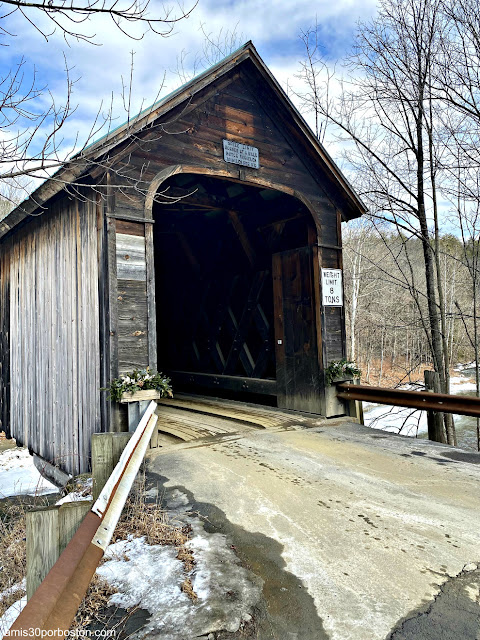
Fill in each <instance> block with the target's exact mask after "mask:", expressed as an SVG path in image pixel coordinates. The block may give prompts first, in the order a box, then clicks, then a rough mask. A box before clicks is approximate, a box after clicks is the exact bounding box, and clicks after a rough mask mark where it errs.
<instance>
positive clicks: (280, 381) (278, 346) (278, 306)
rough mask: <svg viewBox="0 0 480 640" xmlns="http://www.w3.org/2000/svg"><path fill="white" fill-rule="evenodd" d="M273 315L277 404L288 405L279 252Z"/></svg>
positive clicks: (274, 262) (274, 266) (275, 256)
mask: <svg viewBox="0 0 480 640" xmlns="http://www.w3.org/2000/svg"><path fill="white" fill-rule="evenodd" d="M272 274H273V315H274V330H275V365H276V370H277V404H278V406H279V407H284V408H286V407H287V387H286V371H285V333H284V325H283V273H282V260H281V257H280V254H279V253H275V254H273V259H272Z"/></svg>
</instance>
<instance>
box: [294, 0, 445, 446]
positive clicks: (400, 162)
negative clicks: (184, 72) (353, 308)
mask: <svg viewBox="0 0 480 640" xmlns="http://www.w3.org/2000/svg"><path fill="white" fill-rule="evenodd" d="M447 23H448V18H447V17H446V16H445V13H444V12H442V11H441V2H440V0H402V1H401V2H393V1H391V0H381V2H380V5H379V10H378V15H377V17H376V18H375V19H374V20H373V21H372V22H370V23H369V24H362V25H360V27H359V30H358V35H357V39H356V44H355V49H354V52H353V54H352V55H351V56H350V58H349V59H348V61H347V68H348V70H349V72H350V77H349V78H344V79H343V81H342V93H341V98H340V100H339V101H337V102H336V103H334V102H333V101H332V100H327V99H326V98H325V96H323V97H322V95H321V94H320V97H319V99H318V100H315V108H316V110H317V112H318V114H319V115H320V116H321V117H322V118H325V119H326V120H327V121H329V122H330V123H331V124H332V125H334V126H335V127H337V130H338V131H339V132H340V134H339V138H340V139H341V140H343V141H348V143H349V148H348V149H347V153H346V159H347V162H348V163H349V167H350V169H351V170H352V171H353V173H354V176H355V184H356V186H357V189H358V190H359V191H360V194H361V195H362V196H363V197H364V198H365V200H366V201H367V203H368V205H369V208H370V215H371V216H372V217H373V218H376V219H381V220H386V221H389V222H390V223H392V224H393V225H395V227H396V228H397V230H398V231H399V232H402V233H405V234H407V235H408V236H410V235H412V237H415V238H417V239H418V240H419V241H420V242H421V246H422V250H423V273H424V277H425V287H426V304H427V316H426V318H425V322H424V326H425V338H426V341H427V343H428V346H429V350H430V352H431V355H432V359H433V366H434V369H435V370H436V371H437V372H438V373H439V375H440V380H441V385H442V389H443V390H445V391H446V392H448V387H449V383H448V381H449V360H448V349H447V348H446V339H445V334H446V323H445V318H444V317H443V316H442V314H443V312H444V304H443V292H442V282H441V279H440V278H439V265H438V263H437V261H436V253H437V252H436V249H438V247H437V246H436V242H437V241H438V238H439V225H438V205H437V201H438V198H437V191H438V181H439V179H440V178H439V170H440V166H441V165H440V159H441V157H442V138H441V131H440V130H439V127H440V126H441V121H440V120H439V116H438V113H437V111H438V106H437V103H436V99H435V96H433V94H432V77H436V75H437V66H438V64H439V62H440V61H441V56H442V55H443V51H444V49H443V48H442V45H443V41H442V38H441V37H440V36H441V34H444V33H445V29H446V28H447ZM308 59H309V54H308V51H307V60H308ZM305 68H308V67H305V66H304V69H305ZM309 75H310V78H312V72H311V71H309ZM446 429H447V440H448V442H449V443H450V444H455V441H456V438H455V430H454V425H453V421H451V420H450V419H448V420H447V423H446Z"/></svg>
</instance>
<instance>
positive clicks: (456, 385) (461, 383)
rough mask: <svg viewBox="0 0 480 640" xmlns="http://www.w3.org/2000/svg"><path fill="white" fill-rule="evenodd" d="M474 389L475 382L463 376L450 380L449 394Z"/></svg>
mask: <svg viewBox="0 0 480 640" xmlns="http://www.w3.org/2000/svg"><path fill="white" fill-rule="evenodd" d="M476 388H477V387H476V385H475V382H473V381H472V380H469V379H468V378H465V377H464V376H453V377H452V378H450V392H451V393H453V394H457V393H463V392H465V391H475V389H476Z"/></svg>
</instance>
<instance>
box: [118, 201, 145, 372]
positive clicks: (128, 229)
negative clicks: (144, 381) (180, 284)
mask: <svg viewBox="0 0 480 640" xmlns="http://www.w3.org/2000/svg"><path fill="white" fill-rule="evenodd" d="M119 201H120V202H121V198H119ZM115 243H116V262H117V293H118V296H117V308H118V312H117V314H118V372H119V373H125V372H127V371H131V370H132V369H134V368H136V367H142V368H143V367H146V366H148V364H149V361H148V315H147V284H146V278H147V268H146V254H145V230H144V225H142V224H136V223H129V222H122V221H120V220H119V221H117V225H116V239H115Z"/></svg>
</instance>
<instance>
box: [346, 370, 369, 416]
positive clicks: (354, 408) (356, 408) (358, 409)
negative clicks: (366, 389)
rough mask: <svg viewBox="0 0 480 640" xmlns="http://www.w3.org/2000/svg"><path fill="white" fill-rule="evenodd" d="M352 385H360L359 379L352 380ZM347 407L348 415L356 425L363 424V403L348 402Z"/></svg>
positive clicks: (357, 401)
mask: <svg viewBox="0 0 480 640" xmlns="http://www.w3.org/2000/svg"><path fill="white" fill-rule="evenodd" d="M352 383H353V384H360V378H354V379H353V380H352ZM348 405H349V406H348V415H349V416H351V417H352V418H354V419H355V421H356V422H357V423H358V424H365V422H364V420H363V402H362V401H361V400H350V401H349V403H348Z"/></svg>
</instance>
